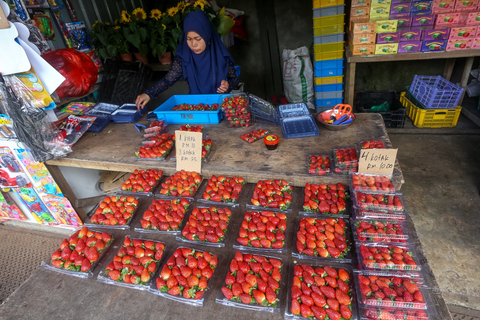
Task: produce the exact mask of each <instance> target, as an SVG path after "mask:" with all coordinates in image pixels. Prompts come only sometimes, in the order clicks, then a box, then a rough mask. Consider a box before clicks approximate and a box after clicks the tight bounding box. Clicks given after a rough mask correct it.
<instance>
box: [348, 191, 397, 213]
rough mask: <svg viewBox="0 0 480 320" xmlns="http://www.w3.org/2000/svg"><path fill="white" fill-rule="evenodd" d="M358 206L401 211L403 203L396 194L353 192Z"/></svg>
mask: <svg viewBox="0 0 480 320" xmlns="http://www.w3.org/2000/svg"><path fill="white" fill-rule="evenodd" d="M354 204H355V205H356V206H357V207H358V208H361V209H366V210H380V211H389V212H403V211H404V208H403V203H402V200H401V199H400V197H399V196H397V195H396V194H382V193H363V192H355V203H354Z"/></svg>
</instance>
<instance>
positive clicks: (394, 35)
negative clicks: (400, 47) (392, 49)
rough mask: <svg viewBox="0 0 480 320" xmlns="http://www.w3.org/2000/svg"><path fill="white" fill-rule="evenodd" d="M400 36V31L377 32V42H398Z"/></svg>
mask: <svg viewBox="0 0 480 320" xmlns="http://www.w3.org/2000/svg"><path fill="white" fill-rule="evenodd" d="M399 38H400V32H389V33H380V34H377V44H382V43H397V42H398V41H399Z"/></svg>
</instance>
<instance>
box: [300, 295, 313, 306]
mask: <svg viewBox="0 0 480 320" xmlns="http://www.w3.org/2000/svg"><path fill="white" fill-rule="evenodd" d="M300 300H302V304H304V305H307V306H309V307H311V306H313V299H312V298H311V297H309V296H307V295H304V294H302V295H301V296H300Z"/></svg>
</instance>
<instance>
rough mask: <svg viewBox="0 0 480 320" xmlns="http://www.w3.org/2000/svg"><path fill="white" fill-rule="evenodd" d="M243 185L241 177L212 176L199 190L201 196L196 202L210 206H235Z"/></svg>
mask: <svg viewBox="0 0 480 320" xmlns="http://www.w3.org/2000/svg"><path fill="white" fill-rule="evenodd" d="M245 184H246V182H245V179H244V178H242V177H226V176H222V175H219V176H216V175H212V176H211V177H210V179H208V180H207V182H206V183H205V185H204V186H203V187H202V188H201V189H200V194H201V196H199V198H198V202H202V203H206V204H211V205H229V206H233V205H236V204H238V200H239V199H240V196H241V195H242V191H244V189H245Z"/></svg>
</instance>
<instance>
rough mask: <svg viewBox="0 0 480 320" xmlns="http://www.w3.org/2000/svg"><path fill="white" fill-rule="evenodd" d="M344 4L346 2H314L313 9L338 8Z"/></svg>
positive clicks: (320, 0) (317, 0) (322, 0)
mask: <svg viewBox="0 0 480 320" xmlns="http://www.w3.org/2000/svg"><path fill="white" fill-rule="evenodd" d="M344 3H345V0H313V9H317V8H323V7H330V6H338V5H341V4H344Z"/></svg>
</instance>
